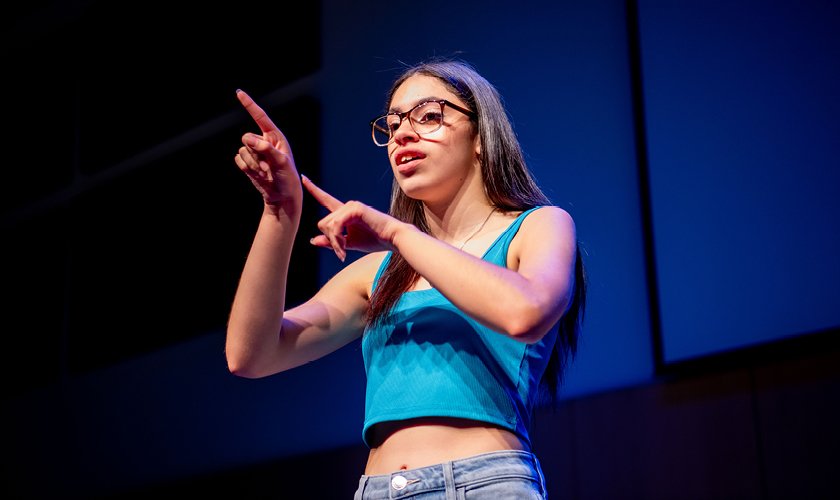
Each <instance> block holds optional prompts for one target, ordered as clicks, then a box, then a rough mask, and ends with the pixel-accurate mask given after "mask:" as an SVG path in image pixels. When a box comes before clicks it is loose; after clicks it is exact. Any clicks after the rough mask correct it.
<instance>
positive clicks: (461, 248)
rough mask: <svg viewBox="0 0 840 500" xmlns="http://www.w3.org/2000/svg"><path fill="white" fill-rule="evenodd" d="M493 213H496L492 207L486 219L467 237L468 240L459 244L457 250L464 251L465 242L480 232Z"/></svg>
mask: <svg viewBox="0 0 840 500" xmlns="http://www.w3.org/2000/svg"><path fill="white" fill-rule="evenodd" d="M495 211H496V207H493V210H490V213H489V214H487V218H486V219H484V222H482V223H481V225H480V226H478V229H476V230H475V232H473V234H471V235H470V236H469V238H467V239H465V240H464V242H463V243H461V246H459V247H458V250H463V249H464V245H466V244H467V242H468V241H470V240H471V239H472V238H473V236H475V235H477V234H478V232H479V231H481V230H482V229H484V225H485V224H487V221H488V220H490V216H491V215H493V212H495Z"/></svg>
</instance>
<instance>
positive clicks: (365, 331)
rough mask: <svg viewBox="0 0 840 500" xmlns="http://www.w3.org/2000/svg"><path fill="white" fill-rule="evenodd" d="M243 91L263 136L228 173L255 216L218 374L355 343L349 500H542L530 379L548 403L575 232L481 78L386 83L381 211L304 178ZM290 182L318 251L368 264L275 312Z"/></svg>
mask: <svg viewBox="0 0 840 500" xmlns="http://www.w3.org/2000/svg"><path fill="white" fill-rule="evenodd" d="M238 96H239V100H240V101H241V102H242V104H243V105H244V106H245V108H246V109H247V110H248V112H249V113H250V114H251V116H252V117H253V118H254V120H255V121H256V122H257V125H259V127H260V130H261V132H262V133H261V135H256V134H246V135H245V136H244V137H243V139H242V142H243V147H242V148H241V149H240V150H239V154H238V155H237V156H236V164H237V165H238V166H239V168H240V169H241V170H242V171H243V172H245V174H247V175H248V177H249V178H250V180H251V182H253V184H254V186H255V187H256V188H257V190H258V191H259V192H260V193H261V194H262V197H263V200H264V202H265V208H264V212H263V215H262V219H261V221H260V225H259V229H258V231H257V234H256V237H255V239H254V243H253V246H252V249H251V252H250V254H249V256H248V260H247V262H246V264H245V268H244V270H243V273H242V279H241V282H240V284H239V289H238V290H237V293H236V298H235V300H234V303H233V308H232V311H231V315H230V324H229V326H228V337H227V347H226V352H227V358H228V365H229V367H230V370H231V371H232V372H233V373H235V374H237V375H241V376H245V377H263V376H267V375H271V374H274V373H277V372H280V371H283V370H288V369H290V368H294V367H296V366H299V365H302V364H304V363H307V362H309V361H312V360H314V359H317V358H320V357H321V356H325V355H327V354H329V353H330V352H333V351H335V350H336V349H338V348H340V347H342V346H343V345H345V344H347V343H349V342H352V341H354V340H356V339H358V338H359V337H363V340H362V344H363V354H364V361H365V368H366V371H367V375H368V384H367V395H366V405H365V424H364V431H363V436H364V439H365V442H366V443H367V445H368V446H369V447H370V456H369V459H368V463H367V467H366V470H365V475H364V476H362V479H361V481H360V486H359V490H358V491H357V493H356V498H359V499H362V498H364V499H369V498H371V499H372V498H398V497H399V498H402V497H411V496H413V495H417V494H435V493H436V494H438V495H440V498H450V497H451V498H455V496H454V495H455V491H456V490H458V491H462V492H463V493H462V494H465V495H466V498H544V496H545V484H544V481H543V477H542V472H541V471H540V469H539V463H538V462H537V460H536V458H535V457H534V456H533V455H532V454H531V453H530V439H529V436H528V428H529V424H530V416H531V412H532V409H533V407H534V404H535V402H536V398H537V393H538V386H539V385H540V381H541V379H542V381H543V384H544V385H545V386H546V387H548V390H549V393H550V394H554V393H555V391H556V386H557V382H558V380H559V376H560V374H561V373H562V368H563V365H564V364H565V361H566V358H567V356H568V355H569V354H573V353H574V350H575V347H576V341H577V330H578V323H579V319H580V318H581V315H582V312H583V299H584V294H585V293H584V292H585V291H584V286H585V284H584V276H583V269H582V266H581V262H580V256H579V252H578V249H577V243H576V237H575V228H574V223H573V222H572V219H571V217H569V215H568V214H567V213H566V212H564V211H563V210H561V209H559V208H556V207H552V206H548V205H549V202H548V200H547V199H546V198H545V196H544V195H543V194H542V193H541V192H540V190H539V188H537V186H536V184H535V183H534V181H533V179H532V178H531V176H530V174H529V173H528V171H527V169H526V166H525V162H524V160H523V156H522V152H521V150H520V147H519V143H518V141H517V140H516V137H515V135H514V134H513V130H512V128H511V125H510V122H509V121H508V119H507V115H506V113H505V110H504V108H503V107H502V104H501V99H500V97H499V95H498V93H497V92H496V90H495V89H494V88H493V86H492V85H490V84H489V83H488V82H487V81H486V80H485V79H484V78H482V77H481V76H480V75H478V73H476V72H475V71H474V70H473V69H472V68H471V67H470V66H468V65H466V64H464V63H460V62H432V63H427V64H422V65H420V66H417V67H414V68H411V69H409V70H408V71H406V72H405V73H404V74H403V75H402V76H401V77H400V78H399V79H398V80H397V81H396V82H395V84H394V86H393V87H392V89H391V92H390V95H389V99H388V106H389V107H388V112H387V114H385V115H384V116H382V117H379V118H377V119H376V120H373V121H372V122H371V129H372V133H373V138H374V142H375V143H376V144H377V145H379V146H383V147H384V148H386V150H387V153H388V159H389V161H390V163H391V168H392V170H393V173H394V186H393V192H392V198H391V210H390V215H386V214H383V213H381V212H378V211H376V210H374V209H372V208H370V207H368V206H366V205H363V204H362V203H359V202H357V201H350V202H347V203H342V202H340V201H338V200H337V199H335V198H333V197H332V196H331V195H329V194H327V193H326V192H324V191H323V190H321V189H320V188H318V187H317V186H315V185H314V184H312V182H311V181H309V179H307V178H306V177H305V176H299V175H298V172H297V170H296V167H295V163H294V159H293V157H292V151H291V149H290V147H289V144H288V143H287V142H286V140H285V138H284V137H283V134H282V133H281V132H280V131H279V130H278V129H277V128H276V127H275V126H274V124H273V123H272V122H271V120H270V119H269V118H268V116H266V115H265V113H264V112H263V111H262V110H261V109H260V108H259V107H258V106H257V105H256V104H255V103H254V102H253V101H252V100H251V98H250V97H248V96H247V95H246V94H245V93H244V92H238ZM302 187H305V188H306V189H307V190H308V191H309V192H310V193H311V194H312V195H313V196H314V197H315V198H316V199H317V200H318V201H319V202H320V203H321V204H322V205H324V206H325V207H326V208H327V209H328V210H329V211H330V214H329V215H328V216H327V217H325V218H324V219H323V220H321V221H320V223H319V224H318V228H319V229H320V231H321V232H322V233H323V234H321V235H318V236H316V237H315V238H313V239H312V244H314V245H317V246H321V247H325V248H331V249H332V250H333V251H334V252H335V254H336V255H337V256H338V257H339V258H340V259H341V260H342V261H343V260H344V258H345V255H346V251H347V250H358V251H362V252H365V253H366V255H365V256H363V257H362V258H360V259H359V260H357V261H355V262H353V263H352V264H350V265H348V266H347V267H345V268H344V269H343V270H342V271H341V272H339V273H338V274H337V275H336V276H335V277H334V278H333V279H332V280H330V281H329V282H328V283H327V284H326V285H324V287H323V288H322V289H321V290H320V291H319V292H318V293H317V294H316V295H315V296H314V297H313V298H312V299H310V300H309V301H307V302H306V303H304V304H302V305H300V306H298V307H295V308H294V309H291V310H288V311H285V310H284V297H285V290H286V275H287V270H288V266H289V261H290V254H291V249H292V242H293V240H294V237H295V234H296V232H297V230H298V223H299V220H300V213H301V200H302V197H303V190H302ZM561 318H562V319H561ZM558 322H559V328H558V326H557V325H558ZM389 495H390V496H389ZM423 498H427V497H425V496H424V497H423ZM428 498H436V497H433V496H430V497H428Z"/></svg>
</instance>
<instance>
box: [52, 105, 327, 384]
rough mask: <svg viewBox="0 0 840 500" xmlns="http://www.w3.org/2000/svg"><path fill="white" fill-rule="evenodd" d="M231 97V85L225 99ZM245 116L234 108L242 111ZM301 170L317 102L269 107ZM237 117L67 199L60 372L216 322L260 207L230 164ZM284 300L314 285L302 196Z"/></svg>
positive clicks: (310, 159)
mask: <svg viewBox="0 0 840 500" xmlns="http://www.w3.org/2000/svg"><path fill="white" fill-rule="evenodd" d="M226 95H227V96H228V99H230V100H232V101H234V102H236V98H235V95H234V93H233V92H228V93H227V94H226ZM242 112H243V114H244V111H242ZM268 112H269V114H270V115H271V116H273V117H275V118H276V120H275V122H276V123H277V124H278V126H280V127H282V128H283V130H284V132H285V133H286V135H287V137H288V138H289V140H290V141H291V142H292V145H293V147H294V152H295V159H296V161H297V162H298V165H299V166H301V169H302V170H303V171H304V172H306V173H307V174H309V173H312V172H315V171H317V164H318V140H319V133H320V132H319V128H318V119H319V115H320V112H319V107H318V103H317V101H315V100H312V99H300V100H298V101H295V102H292V103H290V104H288V105H286V106H283V107H281V108H277V109H273V110H268ZM246 131H258V129H257V127H256V126H255V125H252V124H251V123H246V124H244V125H243V126H242V127H240V128H237V129H235V130H234V129H231V130H226V131H224V132H222V133H220V134H218V135H216V136H214V137H210V138H208V139H206V140H204V141H202V142H200V143H198V144H195V145H192V146H190V147H187V148H185V149H183V150H181V151H179V152H178V153H176V154H172V155H170V156H167V157H165V158H162V159H161V160H159V161H156V162H154V163H152V164H149V165H147V166H145V167H143V168H141V169H139V170H136V171H134V172H132V173H131V174H128V175H124V176H122V177H120V178H118V179H116V180H114V181H112V182H110V183H108V184H107V185H104V186H101V187H100V188H97V189H96V190H93V191H90V192H89V193H86V194H85V195H83V196H80V197H79V198H77V199H76V200H75V201H74V202H73V204H72V217H73V253H72V255H73V260H72V263H71V266H72V267H71V272H72V274H71V282H70V283H71V288H70V290H71V295H70V323H69V354H68V368H69V369H70V371H71V372H73V373H79V372H85V371H87V370H90V369H93V368H97V367H100V366H103V365H106V364H110V363H114V362H116V361H119V360H121V359H124V358H126V357H129V356H134V355H137V354H140V353H143V352H146V351H148V350H151V349H155V348H159V347H162V346H165V345H167V344H170V343H172V342H177V341H180V340H184V339H186V338H189V337H191V336H194V335H197V334H200V333H204V332H207V331H209V330H212V329H216V328H220V327H223V326H224V325H225V324H226V322H227V317H228V313H229V311H230V304H231V302H232V300H233V296H234V292H235V290H236V285H237V282H238V279H239V274H240V272H241V271H242V266H243V264H244V262H245V258H246V256H247V253H248V249H249V248H250V244H251V241H252V239H253V235H254V232H255V231H256V227H257V224H258V222H259V217H260V214H261V211H262V203H261V198H260V196H259V194H258V193H257V192H256V190H255V189H254V188H253V186H252V185H251V183H250V182H249V181H248V179H247V177H245V175H244V174H242V173H241V172H240V171H239V169H238V168H237V167H236V165H235V164H234V162H233V157H234V155H235V154H236V152H237V150H238V148H239V147H240V145H241V143H240V137H241V135H242V134H243V133H244V132H246ZM305 203H307V206H306V207H305V210H304V213H305V218H304V220H303V221H302V223H301V227H302V229H301V235H300V237H299V238H298V239H299V242H298V244H297V245H296V248H295V251H294V265H293V266H292V271H291V275H290V277H289V283H290V286H289V296H288V301H287V303H288V304H294V303H296V302H300V301H302V300H305V299H306V298H308V297H311V296H312V295H313V294H314V292H315V291H316V290H317V273H316V249H315V248H314V247H312V246H311V245H309V243H308V240H309V238H310V237H311V236H312V235H314V233H313V231H314V227H315V219H314V217H315V215H316V214H317V207H316V206H313V205H314V201H313V200H312V199H311V197H307V198H306V201H305ZM310 233H312V234H310Z"/></svg>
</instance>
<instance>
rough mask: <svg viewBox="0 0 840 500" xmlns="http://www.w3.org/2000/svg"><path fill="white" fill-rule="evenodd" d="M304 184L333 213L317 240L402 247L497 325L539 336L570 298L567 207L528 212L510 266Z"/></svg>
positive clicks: (432, 278)
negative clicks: (481, 257)
mask: <svg viewBox="0 0 840 500" xmlns="http://www.w3.org/2000/svg"><path fill="white" fill-rule="evenodd" d="M303 185H304V187H306V188H307V190H308V191H309V192H310V193H312V194H313V196H315V198H316V199H318V201H319V202H321V204H323V205H324V206H325V207H326V208H327V209H328V210H330V212H331V213H330V215H328V216H327V217H325V218H324V219H323V220H321V222H320V223H319V224H318V228H319V229H320V230H321V232H322V233H323V235H320V236H317V237H315V238H313V239H312V243H313V244H315V245H317V246H322V247H332V248H333V250H334V251H335V252H336V255H337V256H338V257H339V258H340V259H342V260H344V256H345V255H346V250H347V249H350V250H360V251H363V252H373V251H378V250H391V251H396V252H399V253H400V254H402V256H403V257H404V258H405V260H406V261H407V262H408V263H409V264H410V265H411V266H412V267H413V268H414V269H415V270H416V271H417V272H418V273H419V274H420V275H421V276H422V277H423V278H425V279H426V280H427V281H428V282H429V283H430V284H431V285H432V286H433V287H434V288H436V289H437V290H438V291H439V292H440V293H441V294H443V296H444V297H446V298H447V299H449V301H450V302H452V303H453V304H454V305H455V306H456V307H458V308H459V309H460V310H461V311H463V312H464V313H465V314H467V315H468V316H469V317H471V318H473V319H474V320H476V321H477V322H479V323H480V324H482V325H484V326H486V327H487V328H490V329H491V330H494V331H496V332H499V333H502V334H504V335H508V336H510V337H512V338H514V339H516V340H519V341H520V342H526V343H532V342H537V341H539V340H540V339H542V337H543V336H544V335H545V334H546V333H547V332H548V331H549V329H550V328H551V327H552V326H553V325H554V324H555V323H557V321H558V320H559V319H560V317H561V316H563V313H565V312H566V309H568V305H569V304H570V303H571V300H572V294H573V290H574V268H575V254H576V241H577V240H576V237H575V226H574V222H573V221H572V218H571V217H570V216H569V214H568V213H566V212H565V211H563V210H562V209H559V208H555V207H546V208H543V209H540V210H535V211H534V212H532V213H531V214H530V215H529V216H528V217H526V218H525V220H524V221H523V222H522V226H521V227H520V228H519V232H518V234H517V236H516V238H514V240H513V241H512V242H511V246H510V249H509V251H508V256H509V257H508V262H513V263H514V265H513V266H512V267H513V268H512V269H508V268H505V267H501V266H497V265H495V264H492V263H490V262H487V261H485V260H483V259H480V258H478V257H475V256H472V255H470V254H468V253H466V252H463V251H461V250H458V249H457V248H455V247H453V246H451V245H449V244H447V243H444V242H442V241H439V240H437V239H435V238H433V237H432V236H429V235H428V234H425V233H423V232H422V231H420V230H419V229H417V228H416V227H414V226H413V225H411V224H406V223H403V222H400V221H398V220H396V219H394V218H392V217H390V216H388V215H385V214H383V213H381V212H378V211H376V210H374V209H372V208H370V207H368V206H365V205H363V204H361V203H359V202H352V201H351V202H348V203H342V202H340V201H338V200H336V199H335V198H333V197H332V196H330V195H329V194H327V193H326V192H324V191H323V190H321V189H320V188H318V187H317V186H315V185H314V184H312V183H311V182H310V181H309V179H306V178H304V182H303ZM345 230H346V232H345Z"/></svg>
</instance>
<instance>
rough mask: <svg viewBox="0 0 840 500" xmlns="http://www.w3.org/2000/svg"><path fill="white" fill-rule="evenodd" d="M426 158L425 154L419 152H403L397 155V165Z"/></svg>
mask: <svg viewBox="0 0 840 500" xmlns="http://www.w3.org/2000/svg"><path fill="white" fill-rule="evenodd" d="M423 158H424V156H423V155H421V154H419V153H405V154H401V155H399V156H398V157H397V165H405V164H406V163H408V162H410V161H414V160H422V159H423Z"/></svg>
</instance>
